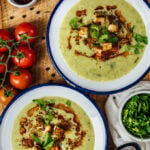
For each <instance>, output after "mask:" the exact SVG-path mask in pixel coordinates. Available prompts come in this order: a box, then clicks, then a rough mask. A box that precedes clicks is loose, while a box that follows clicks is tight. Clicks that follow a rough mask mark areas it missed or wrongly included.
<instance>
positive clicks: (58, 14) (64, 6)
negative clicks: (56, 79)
mask: <svg viewBox="0 0 150 150" xmlns="http://www.w3.org/2000/svg"><path fill="white" fill-rule="evenodd" d="M126 1H127V2H129V3H130V4H131V5H132V6H133V7H134V8H135V9H136V10H137V11H138V12H139V14H140V15H141V17H142V18H143V21H144V24H145V27H146V32H147V36H148V39H149V43H150V30H149V29H150V19H148V18H150V11H149V9H148V7H147V5H146V4H145V3H144V2H143V1H141V0H132V1H131V0H126ZM78 2H79V0H61V1H60V2H59V3H58V5H57V6H56V8H55V9H54V11H53V13H52V15H51V17H50V19H49V22H48V25H47V47H48V52H49V55H50V58H51V60H52V62H53V64H54V66H55V68H56V70H57V71H58V72H59V73H60V74H61V75H62V77H63V78H64V79H65V80H66V81H67V82H68V83H70V84H71V85H72V86H74V87H75V88H78V89H79V90H82V91H86V92H90V93H94V94H112V93H116V92H120V91H122V90H125V89H128V88H130V87H131V86H133V85H134V84H136V83H137V82H138V81H140V80H141V79H142V78H143V77H144V76H145V74H146V73H147V72H148V70H149V66H150V59H149V57H150V44H149V45H147V46H146V49H145V52H144V54H143V57H142V58H141V60H140V62H139V63H138V64H137V66H136V67H135V68H134V69H132V71H130V72H129V73H128V74H127V75H124V76H123V77H121V78H119V79H116V80H113V81H108V82H94V81H90V80H88V79H85V78H82V77H80V76H79V75H77V74H76V73H75V72H74V71H72V69H71V68H70V67H69V66H68V65H67V64H66V62H65V60H64V59H63V56H62V54H61V50H60V48H59V29H60V27H61V24H62V21H63V19H64V17H65V15H66V14H67V12H68V11H69V10H70V8H72V7H73V6H74V5H75V4H76V3H78ZM64 40H65V39H64Z"/></svg>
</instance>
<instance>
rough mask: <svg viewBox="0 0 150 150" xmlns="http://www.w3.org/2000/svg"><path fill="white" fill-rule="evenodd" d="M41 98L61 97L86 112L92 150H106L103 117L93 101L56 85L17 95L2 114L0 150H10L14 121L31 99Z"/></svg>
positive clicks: (72, 90)
mask: <svg viewBox="0 0 150 150" xmlns="http://www.w3.org/2000/svg"><path fill="white" fill-rule="evenodd" d="M43 96H61V97H64V98H68V99H70V100H72V101H74V102H76V103H77V104H78V105H80V107H81V108H82V109H83V110H84V111H86V113H87V115H88V116H89V118H90V119H91V122H92V124H93V128H94V133H95V146H94V150H98V149H101V150H107V149H108V133H107V132H108V127H107V124H106V121H105V119H104V116H103V115H102V113H101V112H100V110H99V109H98V107H97V106H96V104H95V103H94V102H93V100H91V99H90V98H88V97H87V96H86V95H84V94H82V93H81V92H79V91H77V90H75V89H73V88H71V87H67V86H64V85H57V84H53V85H49V84H43V85H39V86H34V87H32V88H30V89H27V90H26V91H24V92H23V93H22V94H20V95H18V96H17V97H16V98H15V99H14V100H13V101H12V102H11V103H10V104H9V105H8V107H7V108H6V109H5V111H4V112H3V114H2V120H1V121H2V122H1V126H0V150H12V148H11V142H9V143H8V141H11V130H12V127H13V122H14V119H15V118H16V116H17V114H18V113H19V112H20V111H21V110H22V109H23V108H24V107H25V106H26V105H27V104H29V103H30V102H31V101H32V99H35V98H40V97H43Z"/></svg>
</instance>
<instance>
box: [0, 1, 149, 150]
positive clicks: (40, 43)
mask: <svg viewBox="0 0 150 150" xmlns="http://www.w3.org/2000/svg"><path fill="white" fill-rule="evenodd" d="M58 1H59V0H38V1H37V3H36V4H35V5H34V6H32V7H29V8H24V9H19V8H15V7H13V6H11V5H10V4H9V3H8V2H7V1H6V0H0V28H6V29H9V30H10V31H11V32H12V34H13V32H14V29H15V27H16V26H17V25H18V24H19V23H21V22H25V21H27V22H32V23H33V24H35V25H36V26H37V28H38V32H39V33H38V34H39V38H38V40H37V42H36V43H34V44H33V48H34V49H35V51H36V58H37V59H36V63H35V65H34V66H33V67H32V68H31V70H30V71H31V72H32V75H33V85H37V84H40V83H64V84H66V82H65V81H64V80H63V79H62V78H61V76H60V75H59V74H58V73H57V72H56V70H55V69H54V67H53V65H52V63H51V61H50V59H49V56H48V53H47V48H46V41H45V37H46V26H47V23H48V20H49V17H50V14H51V12H52V10H53V9H54V7H55V6H56V4H57V2H58ZM149 79H150V74H147V75H146V77H145V78H144V80H149ZM87 95H88V96H89V97H91V98H92V99H93V100H94V101H95V102H96V103H97V105H98V107H99V108H100V109H101V110H102V112H103V113H104V114H105V111H104V105H105V102H106V99H107V96H102V95H93V94H87ZM3 108H4V107H3V106H2V105H1V104H0V112H2V110H3ZM114 148H115V147H114V144H113V142H112V139H111V137H110V144H109V150H114Z"/></svg>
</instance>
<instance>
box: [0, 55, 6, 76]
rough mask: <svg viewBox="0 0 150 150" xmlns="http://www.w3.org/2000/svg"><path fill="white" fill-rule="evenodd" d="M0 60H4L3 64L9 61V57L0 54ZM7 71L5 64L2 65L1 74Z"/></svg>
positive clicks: (0, 66) (0, 67) (0, 65)
mask: <svg viewBox="0 0 150 150" xmlns="http://www.w3.org/2000/svg"><path fill="white" fill-rule="evenodd" d="M0 58H2V62H3V63H5V62H6V60H7V55H6V54H2V53H0ZM5 70H6V66H5V65H4V64H0V73H4V72H5Z"/></svg>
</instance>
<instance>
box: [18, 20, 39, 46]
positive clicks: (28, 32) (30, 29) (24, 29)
mask: <svg viewBox="0 0 150 150" xmlns="http://www.w3.org/2000/svg"><path fill="white" fill-rule="evenodd" d="M23 34H24V39H27V38H29V37H33V38H31V39H29V40H28V41H29V43H33V42H34V41H35V40H36V39H35V37H37V29H36V27H35V26H34V25H33V24H31V23H29V22H24V23H21V24H19V25H18V26H17V27H16V30H15V39H16V40H17V41H20V40H21V36H20V35H23ZM21 44H26V41H25V40H23V41H22V42H21Z"/></svg>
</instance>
